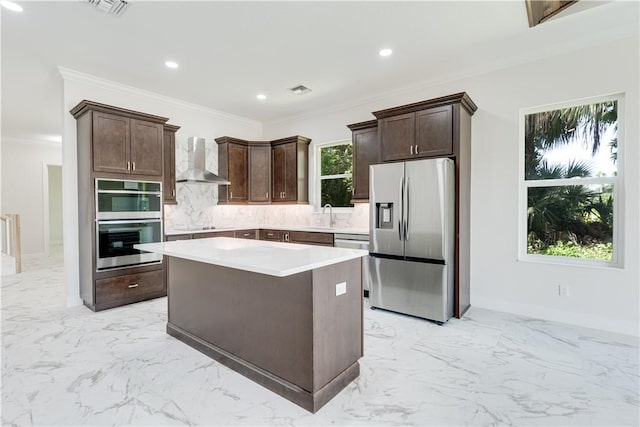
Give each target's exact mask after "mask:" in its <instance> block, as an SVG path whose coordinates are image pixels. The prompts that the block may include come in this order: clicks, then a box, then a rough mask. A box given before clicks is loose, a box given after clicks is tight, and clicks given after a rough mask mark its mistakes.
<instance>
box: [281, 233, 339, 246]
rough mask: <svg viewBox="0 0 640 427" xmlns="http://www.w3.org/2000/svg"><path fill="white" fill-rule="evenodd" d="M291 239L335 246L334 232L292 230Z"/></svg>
mask: <svg viewBox="0 0 640 427" xmlns="http://www.w3.org/2000/svg"><path fill="white" fill-rule="evenodd" d="M289 241H290V242H291V243H302V244H305V245H318V246H333V233H315V232H307V231H290V232H289Z"/></svg>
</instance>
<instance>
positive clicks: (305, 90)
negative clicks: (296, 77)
mask: <svg viewBox="0 0 640 427" xmlns="http://www.w3.org/2000/svg"><path fill="white" fill-rule="evenodd" d="M289 90H290V91H291V92H293V93H295V94H296V95H304V94H305V93H309V92H311V89H309V88H308V87H306V86H303V85H298V86H296V87H292V88H290V89H289Z"/></svg>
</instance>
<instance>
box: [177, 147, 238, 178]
mask: <svg viewBox="0 0 640 427" xmlns="http://www.w3.org/2000/svg"><path fill="white" fill-rule="evenodd" d="M204 142H205V140H204V138H198V137H195V136H190V137H189V139H188V140H187V151H188V155H189V157H188V163H187V170H186V171H185V172H184V173H182V174H180V176H179V177H178V178H176V182H187V183H194V182H199V183H204V184H216V185H229V184H231V183H230V182H229V181H228V180H226V179H225V178H221V177H219V176H218V175H216V174H214V173H213V172H209V171H208V170H207V166H206V161H205V160H206V158H205V150H204Z"/></svg>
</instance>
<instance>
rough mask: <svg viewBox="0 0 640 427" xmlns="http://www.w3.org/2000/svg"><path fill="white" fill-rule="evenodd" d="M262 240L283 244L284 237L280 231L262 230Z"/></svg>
mask: <svg viewBox="0 0 640 427" xmlns="http://www.w3.org/2000/svg"><path fill="white" fill-rule="evenodd" d="M260 240H271V241H274V242H281V241H282V235H281V233H280V231H278V230H260Z"/></svg>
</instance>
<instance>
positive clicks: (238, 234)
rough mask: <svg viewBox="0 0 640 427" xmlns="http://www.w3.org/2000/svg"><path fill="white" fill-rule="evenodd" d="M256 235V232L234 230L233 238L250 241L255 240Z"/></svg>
mask: <svg viewBox="0 0 640 427" xmlns="http://www.w3.org/2000/svg"><path fill="white" fill-rule="evenodd" d="M257 235H258V230H236V231H235V232H234V237H235V238H236V239H251V240H255V239H256V237H257Z"/></svg>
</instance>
